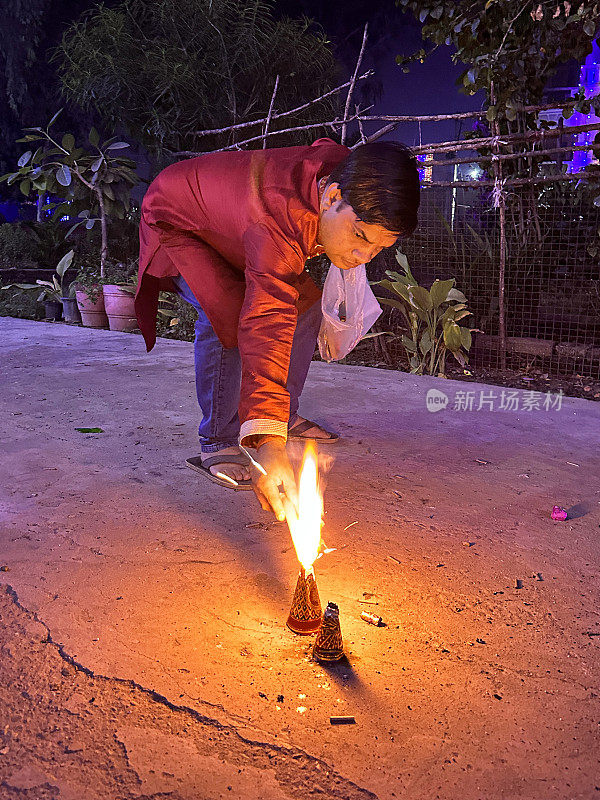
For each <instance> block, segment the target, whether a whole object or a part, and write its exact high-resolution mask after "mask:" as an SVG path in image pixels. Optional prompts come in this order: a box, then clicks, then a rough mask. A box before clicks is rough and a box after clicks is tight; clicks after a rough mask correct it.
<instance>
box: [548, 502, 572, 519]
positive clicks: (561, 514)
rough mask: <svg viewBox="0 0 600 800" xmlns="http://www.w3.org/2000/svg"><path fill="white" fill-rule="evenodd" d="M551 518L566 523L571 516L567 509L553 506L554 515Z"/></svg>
mask: <svg viewBox="0 0 600 800" xmlns="http://www.w3.org/2000/svg"><path fill="white" fill-rule="evenodd" d="M550 516H551V517H552V519H558V520H561V521H563V522H564V520H566V519H567V517H568V516H569V515H568V513H567V509H566V508H563V507H562V506H552V513H551V514H550Z"/></svg>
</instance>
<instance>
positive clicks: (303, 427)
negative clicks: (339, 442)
mask: <svg viewBox="0 0 600 800" xmlns="http://www.w3.org/2000/svg"><path fill="white" fill-rule="evenodd" d="M288 435H290V436H291V437H292V438H295V439H316V440H318V441H322V442H332V441H335V440H336V439H338V438H339V437H338V435H337V434H335V433H331V431H328V430H326V429H325V428H322V427H321V426H320V425H317V423H316V422H310V421H309V420H307V419H304V417H301V416H299V415H298V414H297V415H296V416H295V417H294V420H293V422H292V424H291V425H290V427H289V429H288Z"/></svg>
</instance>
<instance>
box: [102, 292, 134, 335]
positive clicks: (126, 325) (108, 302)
mask: <svg viewBox="0 0 600 800" xmlns="http://www.w3.org/2000/svg"><path fill="white" fill-rule="evenodd" d="M103 292H104V306H105V308H106V313H107V314H108V326H109V328H110V329H111V331H125V332H127V333H129V332H130V331H133V330H135V329H136V328H137V326H138V322H137V317H136V316H135V308H134V296H133V295H132V294H131V292H128V291H126V290H125V289H123V288H122V287H121V286H117V285H116V284H106V285H105V286H104V289H103Z"/></svg>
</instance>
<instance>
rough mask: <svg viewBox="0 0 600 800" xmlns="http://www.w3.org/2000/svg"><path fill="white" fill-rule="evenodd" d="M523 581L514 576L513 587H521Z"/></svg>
mask: <svg viewBox="0 0 600 800" xmlns="http://www.w3.org/2000/svg"><path fill="white" fill-rule="evenodd" d="M522 588H523V581H522V580H521V579H520V578H515V589H522Z"/></svg>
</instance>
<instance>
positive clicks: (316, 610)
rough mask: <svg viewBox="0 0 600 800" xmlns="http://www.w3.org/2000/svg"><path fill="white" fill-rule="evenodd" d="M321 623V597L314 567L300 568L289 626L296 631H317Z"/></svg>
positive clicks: (306, 633)
mask: <svg viewBox="0 0 600 800" xmlns="http://www.w3.org/2000/svg"><path fill="white" fill-rule="evenodd" d="M320 624H321V599H320V598H319V591H318V589H317V582H316V581H315V574H314V572H313V571H312V569H310V570H308V572H306V571H305V570H304V569H301V570H300V574H299V575H298V582H297V583H296V591H295V592H294V599H293V600H292V607H291V609H290V615H289V617H288V620H287V626H288V628H289V629H290V630H292V631H294V633H300V634H303V635H308V634H310V633H316V631H318V630H319V626H320Z"/></svg>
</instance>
